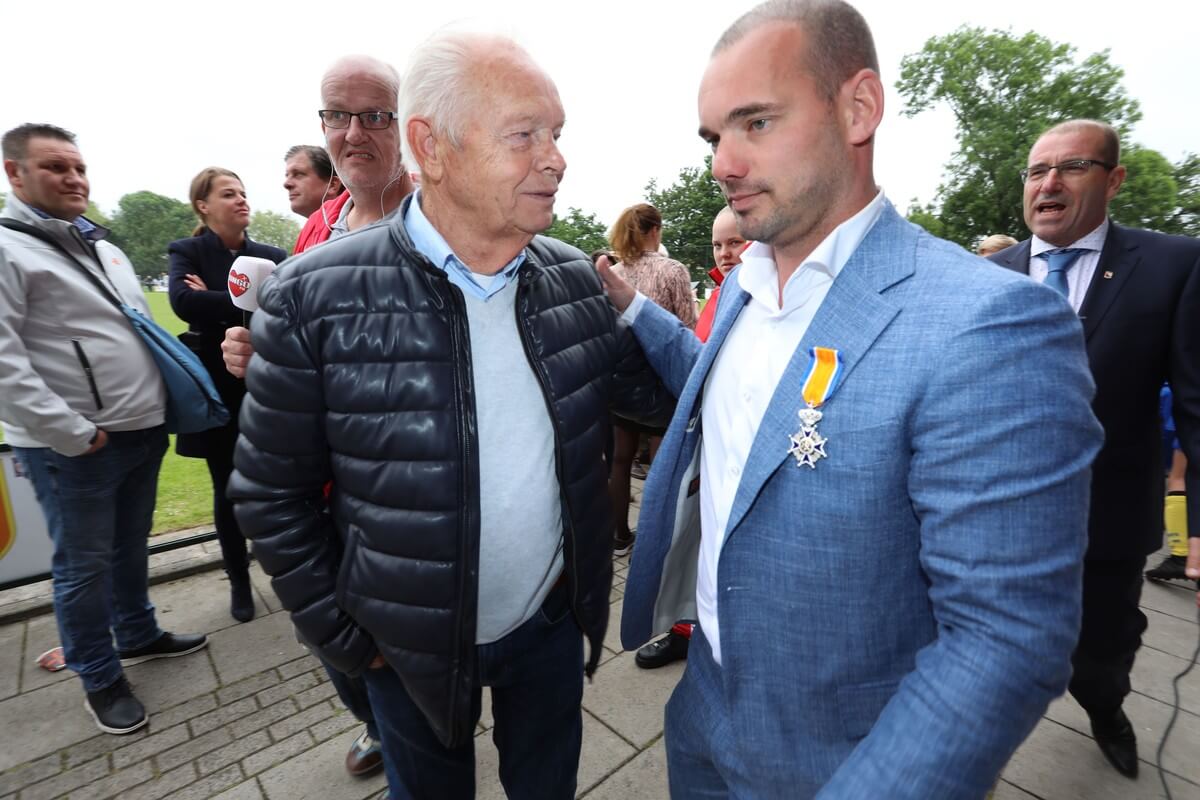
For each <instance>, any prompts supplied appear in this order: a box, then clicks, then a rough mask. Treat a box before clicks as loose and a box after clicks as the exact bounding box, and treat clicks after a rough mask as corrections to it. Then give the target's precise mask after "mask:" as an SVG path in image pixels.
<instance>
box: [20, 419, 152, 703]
mask: <svg viewBox="0 0 1200 800" xmlns="http://www.w3.org/2000/svg"><path fill="white" fill-rule="evenodd" d="M166 450H167V434H166V431H165V430H164V429H163V428H162V427H161V426H159V427H157V428H148V429H146V430H141V431H123V432H115V433H109V434H108V444H107V445H106V446H105V447H103V448H101V449H100V450H98V451H97V452H95V453H92V454H91V455H86V456H75V457H69V456H64V455H60V454H59V453H56V452H54V451H53V450H51V449H50V448H48V447H15V448H13V451H14V452H15V453H16V456H17V459H18V460H20V462H21V466H22V467H24V469H25V471H26V472H27V473H28V474H29V477H30V480H32V481H33V488H34V491H35V492H36V493H37V499H38V504H39V505H41V507H42V513H43V514H44V515H45V517H46V527H47V528H48V529H49V531H50V538H51V540H52V541H53V542H54V558H53V560H52V562H51V572H52V574H53V576H54V613H55V615H56V617H57V619H58V635H59V638H60V639H61V640H62V646H63V655H64V656H65V657H66V660H67V666H68V667H70V668H71V669H72V670H74V671H75V672H77V673H78V674H79V677H80V678H82V679H83V687H84V690H85V691H88V692H94V691H97V690H99V689H104V688H106V687H108V686H111V685H112V684H114V683H116V682H117V679H118V678H120V677H121V662H120V659H119V658H118V657H117V651H116V650H115V649H114V648H113V636H114V635H115V636H116V640H117V648H118V649H121V650H130V649H134V648H138V647H144V646H145V645H148V644H150V643H151V642H153V641H154V640H155V639H157V638H158V637H159V636H160V635H162V630H161V629H160V628H159V627H158V623H157V622H156V621H155V619H154V606H153V605H151V604H150V592H149V586H148V581H147V578H148V575H147V573H148V566H149V551H148V549H147V538H148V537H149V535H150V526H151V524H152V522H153V520H154V502H155V496H156V494H157V491H158V468H159V465H160V464H161V463H162V458H163V454H164V453H165V452H166Z"/></svg>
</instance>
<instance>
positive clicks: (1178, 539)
mask: <svg viewBox="0 0 1200 800" xmlns="http://www.w3.org/2000/svg"><path fill="white" fill-rule="evenodd" d="M1163 523H1164V525H1165V527H1166V529H1167V546H1168V547H1170V548H1171V555H1173V556H1187V554H1188V541H1187V540H1188V525H1187V495H1185V494H1182V493H1181V494H1169V495H1167V499H1166V502H1165V503H1164V504H1163Z"/></svg>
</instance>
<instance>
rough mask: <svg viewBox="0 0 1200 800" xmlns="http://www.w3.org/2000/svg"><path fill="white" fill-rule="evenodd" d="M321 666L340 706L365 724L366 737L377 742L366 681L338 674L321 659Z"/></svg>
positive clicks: (357, 677)
mask: <svg viewBox="0 0 1200 800" xmlns="http://www.w3.org/2000/svg"><path fill="white" fill-rule="evenodd" d="M321 666H323V667H324V668H325V672H326V674H328V675H329V682H330V683H331V684H333V688H334V690H335V691H337V696H338V699H339V700H341V701H342V705H344V706H345V707H346V710H347V711H349V712H350V713H351V714H353V715H354V717H355V719H357V720H358V721H359V722H362V723H365V724H366V726H367V735H368V736H370V737H371V738H372V739H374V740H375V741H379V728H377V727H376V726H375V714H374V712H372V711H371V698H370V696H369V695H368V693H367V684H366V681H364V680H363V679H362V677H361V676H352V675H347V674H346V673H344V672H338V671H337V670H336V669H334V668H333V667H331V666H330V665H329V662H327V661H326V660H325V659H323V658H322V659H321Z"/></svg>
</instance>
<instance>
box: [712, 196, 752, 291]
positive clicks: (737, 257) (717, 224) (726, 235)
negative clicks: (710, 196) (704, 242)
mask: <svg viewBox="0 0 1200 800" xmlns="http://www.w3.org/2000/svg"><path fill="white" fill-rule="evenodd" d="M746 244H747V243H746V240H745V238H744V237H743V236H742V235H741V234H740V233H738V229H737V217H735V216H734V214H733V211H732V210H731V209H730V208H729V206H725V207H724V208H722V209H721V212H720V213H719V214H717V216H716V217H715V218H714V219H713V226H712V249H713V262H715V263H716V265H717V269H719V270H721V274H722V275H726V274H728V273H729V270H731V269H733V268H734V267H736V266H737V265H738V264H740V263H741V261H742V251H743V250H745V249H746Z"/></svg>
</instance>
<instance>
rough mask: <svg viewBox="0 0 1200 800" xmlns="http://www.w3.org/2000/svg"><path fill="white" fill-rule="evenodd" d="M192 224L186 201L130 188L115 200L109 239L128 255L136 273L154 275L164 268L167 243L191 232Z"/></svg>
mask: <svg viewBox="0 0 1200 800" xmlns="http://www.w3.org/2000/svg"><path fill="white" fill-rule="evenodd" d="M195 226H196V217H195V216H194V215H193V214H192V209H191V207H190V206H189V205H188V204H187V203H184V202H181V201H179V200H176V199H175V198H173V197H165V196H163V195H161V194H155V193H154V192H146V191H142V192H133V193H132V194H127V195H124V196H123V197H122V198H121V199H120V200H118V201H117V212H116V213H115V214H114V215H113V218H112V232H113V234H112V241H113V243H114V244H116V245H117V246H118V247H120V248H121V249H122V250H124V251H125V255H127V256H129V260H130V261H132V262H133V268H134V270H135V271H136V272H137V274H138V276H139V277H142V278H157V277H159V276H160V275H163V274H165V273H166V271H167V245H168V244H170V243H171V242H173V241H175V240H176V239H184V238H186V237H188V236H191V235H192V230H193V229H194V228H195Z"/></svg>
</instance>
